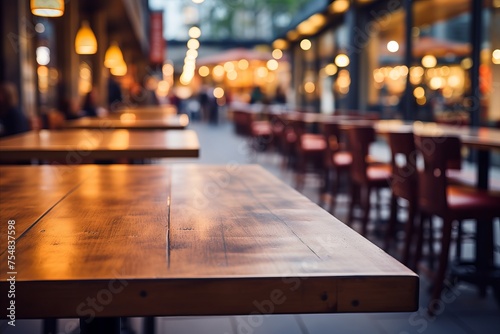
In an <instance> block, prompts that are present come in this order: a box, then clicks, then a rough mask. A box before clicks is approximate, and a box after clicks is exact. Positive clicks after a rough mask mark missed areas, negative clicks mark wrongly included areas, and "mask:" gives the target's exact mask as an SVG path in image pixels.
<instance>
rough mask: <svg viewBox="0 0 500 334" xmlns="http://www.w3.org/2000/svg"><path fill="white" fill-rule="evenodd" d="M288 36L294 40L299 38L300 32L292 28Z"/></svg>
mask: <svg viewBox="0 0 500 334" xmlns="http://www.w3.org/2000/svg"><path fill="white" fill-rule="evenodd" d="M286 37H287V38H288V39H289V40H291V41H292V42H293V41H295V40H296V39H297V38H299V33H298V32H296V31H295V30H290V31H289V32H287V34H286Z"/></svg>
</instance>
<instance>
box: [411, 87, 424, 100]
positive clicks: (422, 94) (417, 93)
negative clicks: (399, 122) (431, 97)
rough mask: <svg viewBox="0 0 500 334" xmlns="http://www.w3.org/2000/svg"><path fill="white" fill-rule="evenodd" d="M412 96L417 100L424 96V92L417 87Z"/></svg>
mask: <svg viewBox="0 0 500 334" xmlns="http://www.w3.org/2000/svg"><path fill="white" fill-rule="evenodd" d="M413 96H415V97H416V98H417V99H421V98H423V97H424V96H425V90H424V88H423V87H417V88H415V90H414V91H413Z"/></svg>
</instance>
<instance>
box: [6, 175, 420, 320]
mask: <svg viewBox="0 0 500 334" xmlns="http://www.w3.org/2000/svg"><path fill="white" fill-rule="evenodd" d="M0 176H1V177H0V190H1V192H2V202H1V204H0V207H1V210H0V220H1V221H2V222H6V221H7V220H8V219H15V220H16V232H17V233H16V237H17V246H16V254H17V256H18V257H17V262H16V271H17V282H16V287H17V291H16V306H17V309H16V314H17V318H19V319H21V318H45V317H80V318H85V317H86V316H88V315H89V314H88V313H87V312H88V311H89V309H90V306H88V305H87V304H85V303H86V300H87V298H89V297H91V298H93V297H95V298H97V299H98V300H100V299H103V300H104V298H105V297H106V299H105V300H106V305H101V306H103V307H102V310H100V312H96V315H97V316H99V317H118V316H160V315H228V314H250V313H252V312H258V313H335V312H398V311H403V312H410V311H414V310H416V309H417V307H418V284H419V280H418V277H417V275H416V274H414V273H413V272H411V271H410V270H409V269H407V268H406V267H404V266H403V265H402V264H400V263H399V262H398V261H396V260H395V259H394V258H392V257H391V256H389V255H388V254H386V253H385V252H383V251H382V250H381V249H379V248H378V247H376V246H375V245H373V244H372V243H371V242H369V241H368V240H366V239H365V238H363V237H362V236H360V235H359V234H357V233H356V232H355V231H354V230H352V229H351V228H349V227H347V226H346V225H345V224H343V223H342V222H340V221H338V220H337V219H335V218H334V217H333V216H331V215H330V214H329V213H328V212H326V211H324V210H323V209H321V208H320V207H318V206H317V205H316V204H314V203H312V202H311V201H309V200H308V199H306V198H305V197H303V196H302V195H300V194H299V193H297V192H296V191H294V190H293V189H291V188H290V187H288V186H286V185H285V184H284V183H282V182H281V181H279V180H277V179H276V178H275V177H273V176H272V175H270V174H269V173H267V172H265V171H264V170H263V169H262V168H260V167H257V166H224V167H222V166H221V167H217V166H193V165H173V166H130V165H113V166H98V165H84V166H74V167H73V168H71V169H64V170H62V171H61V170H60V169H58V168H57V167H55V166H48V165H46V166H16V167H9V166H7V167H0ZM19 180H20V182H18V181H19ZM42 193H44V194H45V193H46V194H47V196H46V197H45V198H44V200H42V201H39V200H38V199H39V198H40V197H41V195H40V194H42ZM2 228H5V224H2ZM0 251H1V253H0V261H1V263H2V267H3V266H4V264H5V263H7V258H6V257H7V253H6V241H5V239H2V248H1V250H0ZM0 275H1V276H0V277H1V280H0V293H2V294H4V293H5V295H6V289H7V282H6V278H7V277H6V270H2V272H1V274H0ZM121 287H122V288H121ZM118 290H119V292H116V291H118ZM103 291H104V292H103ZM104 295H106V296H104ZM109 296H111V298H109ZM7 302H8V301H7V299H6V298H2V300H1V307H6V303H7Z"/></svg>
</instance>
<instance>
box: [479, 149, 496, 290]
mask: <svg viewBox="0 0 500 334" xmlns="http://www.w3.org/2000/svg"><path fill="white" fill-rule="evenodd" d="M489 167H490V152H489V151H487V150H479V151H478V153H477V185H476V187H477V188H478V189H483V190H487V189H488V180H489ZM475 255H476V270H477V273H478V274H479V277H480V284H479V289H480V290H479V291H480V295H481V296H485V295H486V286H487V284H488V282H487V281H488V276H489V272H490V270H492V269H493V222H492V221H478V222H477V227H476V254H475Z"/></svg>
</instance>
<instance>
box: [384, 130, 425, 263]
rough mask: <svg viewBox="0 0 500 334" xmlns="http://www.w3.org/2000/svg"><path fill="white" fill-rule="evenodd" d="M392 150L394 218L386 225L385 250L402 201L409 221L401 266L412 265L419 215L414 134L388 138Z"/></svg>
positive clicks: (398, 134)
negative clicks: (413, 239)
mask: <svg viewBox="0 0 500 334" xmlns="http://www.w3.org/2000/svg"><path fill="white" fill-rule="evenodd" d="M388 142H389V146H390V148H391V169H392V176H391V191H392V197H391V218H390V220H389V224H388V225H387V231H386V235H385V243H384V248H385V249H386V250H387V249H389V246H390V241H391V239H392V237H393V234H394V230H395V226H396V222H397V200H398V198H402V199H404V200H406V201H407V203H408V219H407V221H406V223H405V241H404V246H403V255H402V259H401V262H402V263H404V264H406V265H409V257H410V250H411V245H412V238H413V231H414V221H415V217H416V214H417V211H418V199H417V194H418V192H417V187H418V171H417V154H416V153H417V152H416V149H415V142H414V139H413V133H412V132H391V133H389V134H388Z"/></svg>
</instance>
